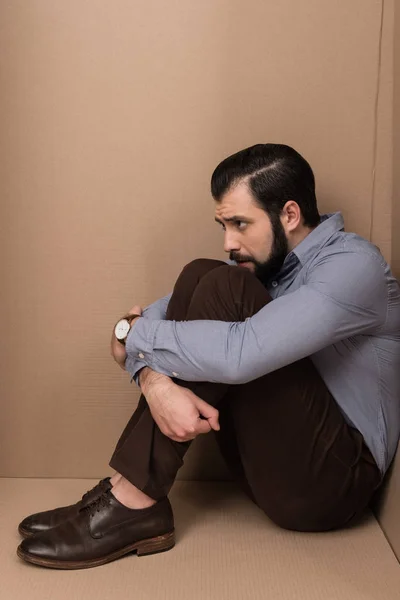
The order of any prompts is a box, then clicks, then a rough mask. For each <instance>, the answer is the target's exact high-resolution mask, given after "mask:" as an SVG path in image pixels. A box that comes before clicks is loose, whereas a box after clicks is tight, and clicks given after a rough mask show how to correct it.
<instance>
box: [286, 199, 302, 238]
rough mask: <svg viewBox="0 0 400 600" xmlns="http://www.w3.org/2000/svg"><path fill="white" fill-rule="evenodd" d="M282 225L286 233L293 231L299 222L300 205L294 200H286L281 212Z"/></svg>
mask: <svg viewBox="0 0 400 600" xmlns="http://www.w3.org/2000/svg"><path fill="white" fill-rule="evenodd" d="M281 221H282V225H283V227H284V229H285V231H286V233H290V232H291V231H294V230H295V229H296V228H297V227H298V226H299V224H300V223H301V210H300V206H299V205H298V204H297V202H295V201H294V200H288V202H286V204H285V206H284V207H283V209H282V213H281Z"/></svg>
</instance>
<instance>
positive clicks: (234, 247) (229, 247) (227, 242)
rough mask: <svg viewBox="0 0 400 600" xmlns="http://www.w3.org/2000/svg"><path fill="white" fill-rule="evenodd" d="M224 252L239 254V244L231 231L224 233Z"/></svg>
mask: <svg viewBox="0 0 400 600" xmlns="http://www.w3.org/2000/svg"><path fill="white" fill-rule="evenodd" d="M224 250H225V252H232V251H235V252H239V250H240V244H239V241H238V239H237V238H236V236H235V234H234V232H232V231H228V230H226V231H225V236H224Z"/></svg>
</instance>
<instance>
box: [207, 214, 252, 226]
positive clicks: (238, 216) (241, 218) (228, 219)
mask: <svg viewBox="0 0 400 600" xmlns="http://www.w3.org/2000/svg"><path fill="white" fill-rule="evenodd" d="M215 221H216V222H217V223H219V224H220V225H223V224H224V222H225V223H231V222H232V221H244V222H246V223H249V219H247V218H246V217H241V216H240V215H233V217H226V219H223V220H222V221H221V219H218V218H217V217H215Z"/></svg>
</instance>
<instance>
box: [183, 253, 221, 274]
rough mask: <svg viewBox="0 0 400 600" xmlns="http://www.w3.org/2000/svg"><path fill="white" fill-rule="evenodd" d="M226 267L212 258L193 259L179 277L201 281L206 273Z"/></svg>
mask: <svg viewBox="0 0 400 600" xmlns="http://www.w3.org/2000/svg"><path fill="white" fill-rule="evenodd" d="M221 266H227V265H226V263H224V262H223V261H222V260H214V259H212V258H195V259H194V260H192V261H190V262H189V263H188V264H187V265H185V266H184V267H183V269H182V272H181V275H180V276H181V277H182V276H184V277H196V278H197V279H201V278H202V277H203V276H204V275H206V274H207V273H209V272H211V271H214V270H215V269H216V267H221Z"/></svg>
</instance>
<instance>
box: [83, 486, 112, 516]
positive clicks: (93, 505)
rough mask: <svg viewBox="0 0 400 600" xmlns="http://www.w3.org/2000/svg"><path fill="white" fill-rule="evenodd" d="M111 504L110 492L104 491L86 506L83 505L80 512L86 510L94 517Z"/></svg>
mask: <svg viewBox="0 0 400 600" xmlns="http://www.w3.org/2000/svg"><path fill="white" fill-rule="evenodd" d="M109 504H110V496H109V493H108V492H103V493H102V494H101V495H100V496H99V497H98V498H96V499H95V500H93V502H89V504H87V505H86V506H83V507H82V508H81V509H80V511H79V512H82V511H85V512H88V513H89V514H90V516H91V517H93V516H94V515H95V514H96V512H100V510H101V509H102V508H103V507H105V506H108V505H109Z"/></svg>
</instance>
